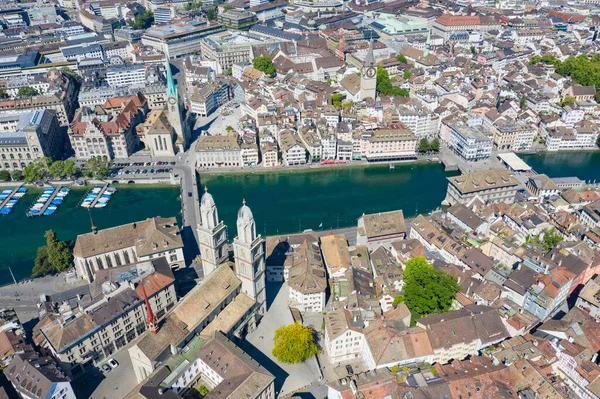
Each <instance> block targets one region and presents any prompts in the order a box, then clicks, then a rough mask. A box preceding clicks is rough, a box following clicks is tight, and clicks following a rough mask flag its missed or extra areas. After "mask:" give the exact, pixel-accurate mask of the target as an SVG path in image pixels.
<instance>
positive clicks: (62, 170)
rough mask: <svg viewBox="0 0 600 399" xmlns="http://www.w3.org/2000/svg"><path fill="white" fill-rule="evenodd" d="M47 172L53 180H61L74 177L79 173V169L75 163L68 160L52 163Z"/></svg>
mask: <svg viewBox="0 0 600 399" xmlns="http://www.w3.org/2000/svg"><path fill="white" fill-rule="evenodd" d="M48 172H49V173H50V174H51V175H52V177H53V178H54V179H61V178H68V177H71V176H75V175H76V174H77V173H78V172H79V169H78V168H77V166H76V165H75V161H72V160H70V159H68V160H66V161H61V160H58V161H54V162H52V165H50V167H49V168H48Z"/></svg>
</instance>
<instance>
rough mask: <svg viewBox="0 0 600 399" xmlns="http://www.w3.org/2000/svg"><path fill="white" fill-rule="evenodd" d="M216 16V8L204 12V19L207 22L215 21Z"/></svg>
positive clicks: (217, 11) (217, 12)
mask: <svg viewBox="0 0 600 399" xmlns="http://www.w3.org/2000/svg"><path fill="white" fill-rule="evenodd" d="M217 15H219V10H218V8H217V7H213V8H211V9H209V10H206V18H207V19H208V20H209V21H214V20H216V19H217Z"/></svg>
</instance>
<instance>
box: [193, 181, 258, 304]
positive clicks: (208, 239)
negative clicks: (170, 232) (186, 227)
mask: <svg viewBox="0 0 600 399" xmlns="http://www.w3.org/2000/svg"><path fill="white" fill-rule="evenodd" d="M200 215H201V220H200V224H199V225H198V230H197V232H198V241H199V244H200V255H201V257H202V270H203V271H204V277H206V276H208V275H209V274H210V273H212V272H213V271H214V270H215V269H216V268H218V267H220V266H221V264H223V263H224V262H226V261H227V260H228V259H229V251H228V242H227V226H225V224H223V222H222V221H221V220H219V213H218V212H217V206H216V205H215V200H214V199H213V196H212V195H210V193H208V190H207V189H206V188H205V190H204V195H202V198H201V200H200ZM233 256H234V259H235V274H236V275H237V277H238V278H239V279H240V280H241V281H242V292H243V293H245V294H246V295H248V296H249V297H250V298H252V299H254V301H255V302H256V311H257V313H258V314H259V315H264V314H265V313H266V311H267V305H266V291H265V280H266V277H265V259H266V244H265V240H264V239H263V238H262V237H261V236H260V235H256V224H255V222H254V216H253V215H252V211H251V210H250V208H249V207H248V206H246V201H242V207H241V208H240V209H239V210H238V214H237V237H235V238H234V239H233Z"/></svg>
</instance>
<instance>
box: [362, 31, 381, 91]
mask: <svg viewBox="0 0 600 399" xmlns="http://www.w3.org/2000/svg"><path fill="white" fill-rule="evenodd" d="M376 86H377V64H376V63H375V57H374V56H373V39H371V41H370V42H369V50H368V51H367V56H366V57H365V60H364V62H363V66H362V69H361V71H360V99H361V100H364V99H365V98H367V97H371V98H372V99H373V100H375V97H376V95H377V94H376V93H377V90H376Z"/></svg>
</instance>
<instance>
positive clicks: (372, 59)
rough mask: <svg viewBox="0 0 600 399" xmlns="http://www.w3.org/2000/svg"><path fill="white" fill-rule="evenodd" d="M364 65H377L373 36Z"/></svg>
mask: <svg viewBox="0 0 600 399" xmlns="http://www.w3.org/2000/svg"><path fill="white" fill-rule="evenodd" d="M364 66H365V67H368V66H375V57H374V56H373V36H371V39H370V40H369V50H368V51H367V56H366V57H365V62H364Z"/></svg>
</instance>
